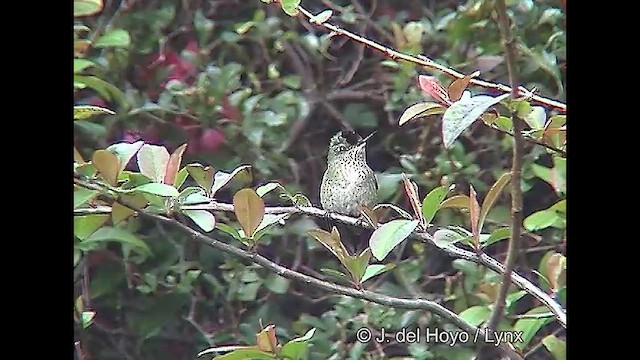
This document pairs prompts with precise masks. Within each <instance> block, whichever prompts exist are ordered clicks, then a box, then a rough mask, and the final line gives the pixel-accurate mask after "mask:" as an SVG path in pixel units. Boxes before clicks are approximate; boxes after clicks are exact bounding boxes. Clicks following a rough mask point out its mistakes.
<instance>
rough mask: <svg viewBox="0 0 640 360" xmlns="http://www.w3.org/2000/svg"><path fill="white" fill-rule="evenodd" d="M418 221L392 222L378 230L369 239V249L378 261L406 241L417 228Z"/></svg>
mask: <svg viewBox="0 0 640 360" xmlns="http://www.w3.org/2000/svg"><path fill="white" fill-rule="evenodd" d="M418 222H419V221H418V220H392V221H389V222H387V223H385V224H384V225H382V226H380V227H379V228H377V229H376V230H375V231H374V232H373V234H372V235H371V238H370V239H369V247H371V251H372V253H373V256H374V257H375V258H376V259H378V261H382V260H384V258H385V257H387V255H388V254H389V253H390V252H391V250H393V248H395V247H396V246H397V245H398V244H400V243H401V242H402V241H403V240H404V239H406V238H407V237H408V236H409V235H411V233H412V232H413V230H415V228H416V226H418Z"/></svg>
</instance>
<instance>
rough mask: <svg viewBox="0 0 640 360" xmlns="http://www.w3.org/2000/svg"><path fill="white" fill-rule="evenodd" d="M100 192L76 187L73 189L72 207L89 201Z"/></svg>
mask: <svg viewBox="0 0 640 360" xmlns="http://www.w3.org/2000/svg"><path fill="white" fill-rule="evenodd" d="M98 194H100V192H99V191H97V190H90V189H87V188H83V187H80V186H79V187H76V188H75V189H74V190H73V208H74V209H77V208H78V207H79V206H80V205H82V204H84V203H86V202H87V201H90V200H91V199H93V198H94V197H96V196H98Z"/></svg>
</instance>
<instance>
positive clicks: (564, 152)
mask: <svg viewBox="0 0 640 360" xmlns="http://www.w3.org/2000/svg"><path fill="white" fill-rule="evenodd" d="M490 128H492V129H493V130H496V131H498V132H501V133H503V134H506V135H509V136H511V137H513V136H514V133H512V132H510V131H507V130H502V129H500V128H499V127H497V126H490ZM523 139H524V140H525V141H528V142H530V143H532V144H536V145H539V146H542V147H544V148H547V149H549V150H551V151H553V152H556V153H558V154H559V155H560V156H562V157H567V152H566V151H565V150H562V149H558V148H557V147H555V146H551V145H549V144H545V143H543V142H542V141H539V140H536V139H534V138H531V137H529V136H523Z"/></svg>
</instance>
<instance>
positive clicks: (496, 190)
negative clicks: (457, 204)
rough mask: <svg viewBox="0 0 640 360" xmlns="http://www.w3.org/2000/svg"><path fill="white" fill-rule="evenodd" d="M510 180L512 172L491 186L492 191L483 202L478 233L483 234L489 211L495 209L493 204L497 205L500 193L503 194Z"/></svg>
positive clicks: (490, 190) (503, 175)
mask: <svg viewBox="0 0 640 360" xmlns="http://www.w3.org/2000/svg"><path fill="white" fill-rule="evenodd" d="M510 180H511V173H510V172H508V173H504V174H502V176H500V178H498V180H496V182H495V183H494V184H493V186H491V189H489V192H488V193H487V196H486V197H485V198H484V201H483V202H482V209H481V210H480V219H479V220H478V231H480V232H482V225H484V220H485V219H486V218H487V214H488V213H489V210H491V207H493V204H495V202H496V200H497V199H498V197H499V196H500V193H501V192H502V190H503V189H504V187H505V186H507V184H508V183H509V181H510Z"/></svg>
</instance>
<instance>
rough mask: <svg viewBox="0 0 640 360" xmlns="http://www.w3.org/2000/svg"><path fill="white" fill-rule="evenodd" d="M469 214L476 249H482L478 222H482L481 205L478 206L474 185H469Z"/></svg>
mask: <svg viewBox="0 0 640 360" xmlns="http://www.w3.org/2000/svg"><path fill="white" fill-rule="evenodd" d="M469 186H470V189H469V199H470V201H469V213H470V215H471V231H472V232H473V243H474V245H475V246H476V249H480V241H479V238H480V228H479V227H478V222H479V220H480V204H478V196H477V194H476V190H475V189H474V188H473V186H472V185H469Z"/></svg>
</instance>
